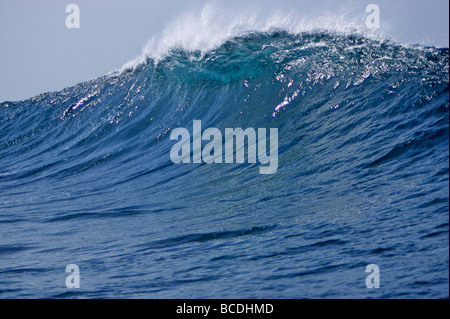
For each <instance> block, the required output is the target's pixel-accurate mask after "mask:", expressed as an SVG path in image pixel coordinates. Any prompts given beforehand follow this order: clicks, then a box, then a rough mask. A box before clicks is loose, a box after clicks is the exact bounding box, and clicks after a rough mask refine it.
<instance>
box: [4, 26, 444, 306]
mask: <svg viewBox="0 0 450 319" xmlns="http://www.w3.org/2000/svg"><path fill="white" fill-rule="evenodd" d="M448 72H449V49H448V48H432V47H420V46H405V45H401V44H396V43H394V42H390V41H386V40H374V39H370V38H367V37H364V36H362V35H356V34H353V35H352V34H346V35H344V34H337V33H332V32H304V33H299V34H291V33H289V32H285V31H282V30H272V31H267V32H249V33H245V34H242V35H240V36H236V37H232V38H229V39H227V40H225V41H223V42H222V43H221V44H220V45H217V46H216V47H215V48H213V49H210V50H207V51H204V52H200V51H195V50H193V51H192V50H185V49H181V48H180V49H173V50H171V51H170V52H169V53H168V54H166V55H165V56H164V57H163V58H161V59H159V60H158V61H155V60H154V59H153V58H151V57H146V58H145V59H144V60H143V61H141V63H138V64H135V65H133V66H129V67H125V68H124V69H123V70H121V71H120V72H119V71H118V72H115V73H111V74H108V75H105V76H103V77H100V78H98V79H93V80H90V81H87V82H84V83H80V84H78V85H75V86H74V87H70V88H66V89H63V90H61V91H59V92H51V93H44V94H41V95H38V96H35V97H33V98H30V99H28V100H23V101H17V102H8V101H6V102H3V103H1V104H0V298H448V297H449V73H448ZM194 120H201V121H202V126H203V128H208V127H215V128H218V129H220V130H221V131H222V132H223V130H224V129H225V128H238V127H242V128H278V136H279V155H278V158H279V166H278V171H277V172H276V173H275V174H272V175H261V174H259V163H257V164H249V163H244V164H205V163H202V164H192V163H191V164H183V163H181V164H174V163H173V162H172V161H171V159H170V150H171V148H172V146H173V145H174V144H175V141H172V140H170V132H171V131H172V130H173V129H174V128H177V127H184V128H187V129H188V130H190V131H192V123H193V121H194ZM68 264H76V265H78V266H79V269H80V288H79V289H76V288H74V289H68V288H67V287H66V285H65V281H66V278H67V276H68V275H69V274H68V273H66V272H65V270H66V266H67V265H68ZM369 264H376V265H378V267H379V270H380V288H378V289H376V288H375V289H368V288H367V287H366V277H367V276H368V275H369V273H366V272H365V270H366V266H367V265H369Z"/></svg>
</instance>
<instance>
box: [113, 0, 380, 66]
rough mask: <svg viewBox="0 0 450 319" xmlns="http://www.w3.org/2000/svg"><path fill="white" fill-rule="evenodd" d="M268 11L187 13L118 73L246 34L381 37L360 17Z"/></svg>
mask: <svg viewBox="0 0 450 319" xmlns="http://www.w3.org/2000/svg"><path fill="white" fill-rule="evenodd" d="M265 9H266V10H267V8H265ZM270 11H271V12H270V13H266V12H262V9H258V8H251V7H244V8H243V7H242V6H237V7H236V6H235V7H233V6H230V3H229V2H225V3H224V2H208V3H206V4H205V5H204V6H203V7H201V8H200V9H199V10H195V9H194V10H192V11H190V12H187V13H185V14H183V15H181V16H180V17H178V18H177V19H175V20H174V21H172V22H171V23H169V24H168V25H167V27H166V28H165V29H164V30H163V31H162V32H161V34H159V35H155V36H153V37H152V38H151V39H150V40H149V41H148V42H147V44H146V45H145V46H144V48H143V50H142V53H141V55H140V56H139V57H137V58H136V59H134V60H131V61H129V62H127V63H126V64H125V65H124V66H123V67H122V68H121V69H119V70H118V71H124V70H126V69H130V68H134V67H136V66H138V65H140V64H141V63H143V62H144V61H145V59H146V58H147V57H149V58H151V59H153V61H154V62H155V63H158V62H159V61H161V60H162V59H163V58H164V57H165V56H166V55H167V54H168V53H169V52H170V51H171V50H173V49H183V50H186V51H200V52H201V53H205V52H208V51H210V50H213V49H215V48H217V47H218V46H220V45H221V44H223V43H224V42H225V41H227V40H229V39H231V38H234V37H236V36H239V35H242V34H244V33H246V32H268V31H270V30H273V29H280V30H284V31H286V32H288V33H291V34H299V33H304V32H314V31H327V32H330V33H338V34H361V35H365V36H368V37H372V38H373V37H376V38H382V37H383V35H382V34H381V32H377V33H374V32H369V30H368V29H367V28H366V27H365V24H364V19H363V18H364V16H362V15H361V17H358V18H355V17H350V16H349V14H348V13H345V12H344V11H339V12H329V11H324V12H320V14H318V15H310V14H308V15H306V14H303V15H302V14H301V13H298V12H288V13H287V12H286V11H281V10H277V9H276V7H275V8H274V9H273V10H270Z"/></svg>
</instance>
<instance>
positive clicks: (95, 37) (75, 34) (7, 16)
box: [0, 0, 449, 102]
mask: <svg viewBox="0 0 450 319" xmlns="http://www.w3.org/2000/svg"><path fill="white" fill-rule="evenodd" d="M207 2H211V1H206V0H148V1H145V0H134V1H133V0H131V1H130V0H128V1H125V0H123V1H104V0H90V1H86V0H72V1H64V0H53V1H48V0H46V1H44V0H34V1H31V0H14V1H11V0H0V102H2V101H6V100H10V101H11V100H20V99H25V98H29V97H32V96H34V95H37V94H39V93H44V92H48V91H55V90H60V89H62V88H64V87H67V86H72V85H75V84H77V83H79V82H82V81H86V80H89V79H92V78H96V77H99V76H102V75H104V74H106V73H108V72H109V71H112V70H114V69H116V68H120V67H121V66H122V65H123V64H124V63H126V62H127V61H129V60H132V59H133V58H135V57H136V56H138V55H139V54H140V53H141V51H142V48H143V46H144V45H145V44H146V42H147V40H148V39H149V38H151V37H152V36H155V35H158V34H160V33H161V32H162V31H163V30H164V29H165V28H166V26H167V25H170V24H171V23H173V22H174V21H176V20H177V19H179V17H180V15H182V14H184V13H185V12H188V11H189V12H196V11H201V9H202V7H203V6H204V4H205V3H207ZM215 2H216V3H218V4H219V5H220V6H222V7H223V8H225V11H227V15H228V16H230V17H231V16H232V15H233V12H236V13H242V10H241V7H245V9H246V10H247V11H248V12H251V11H252V10H259V11H262V12H273V11H275V10H279V11H280V12H282V13H283V12H289V13H290V14H292V13H294V14H295V13H298V14H299V17H302V16H303V17H305V16H306V17H308V16H313V15H314V16H320V15H321V14H322V13H325V12H332V13H345V14H346V15H349V16H351V17H357V18H358V19H359V20H358V21H360V22H361V24H364V20H365V17H366V15H367V14H366V13H365V7H366V6H367V5H368V4H370V3H374V4H377V5H378V6H379V7H380V11H381V12H380V14H381V23H382V28H381V29H380V30H381V31H382V32H384V33H385V34H387V36H388V38H390V39H392V40H394V41H397V42H400V43H405V44H421V45H431V46H438V47H448V43H449V33H448V28H449V16H448V10H449V9H448V7H449V2H448V0H369V1H364V0H343V1H336V0H332V1H331V0H321V1H320V0H319V1H303V0H285V1H279V0H273V1H269V0H266V1H261V0H246V1H238V0H222V1H215ZM70 3H75V4H77V5H78V6H79V8H80V22H81V27H80V28H79V29H67V28H66V25H65V20H66V17H67V15H68V13H66V12H65V9H66V6H67V5H68V4H70ZM194 23H195V22H194ZM381 31H380V32H381Z"/></svg>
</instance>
